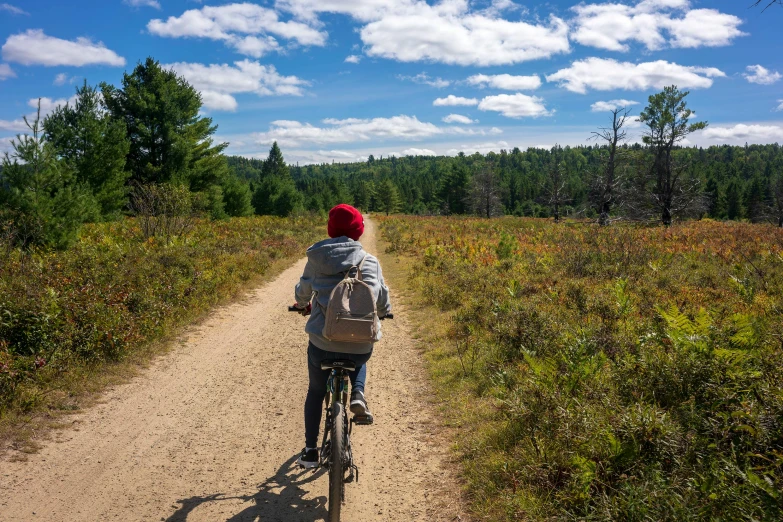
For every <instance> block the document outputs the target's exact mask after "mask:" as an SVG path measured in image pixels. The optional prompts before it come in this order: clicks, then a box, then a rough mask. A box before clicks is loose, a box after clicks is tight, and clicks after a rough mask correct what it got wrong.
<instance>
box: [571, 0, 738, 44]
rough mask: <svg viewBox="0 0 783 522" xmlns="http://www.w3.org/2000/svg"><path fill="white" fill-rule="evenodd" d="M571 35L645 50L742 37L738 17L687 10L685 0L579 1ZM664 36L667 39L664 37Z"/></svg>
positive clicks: (726, 41)
mask: <svg viewBox="0 0 783 522" xmlns="http://www.w3.org/2000/svg"><path fill="white" fill-rule="evenodd" d="M571 9H572V10H573V11H574V12H575V13H576V18H575V20H573V24H574V26H575V30H574V32H573V33H572V34H571V37H572V38H573V39H574V40H575V41H577V42H579V43H581V44H582V45H588V46H591V47H598V48H601V49H608V50H611V51H628V50H629V49H630V47H629V46H628V43H627V42H633V41H635V42H638V43H641V44H643V45H644V46H645V47H646V48H647V49H648V50H650V51H654V50H659V49H663V48H665V47H680V48H694V47H716V46H723V45H729V44H731V42H732V40H733V39H734V38H737V37H739V36H744V35H745V33H743V32H742V31H740V30H739V29H738V27H739V26H740V25H741V24H742V20H741V19H740V18H739V17H737V16H734V15H729V14H725V13H721V12H719V11H717V10H715V9H691V8H690V2H689V1H688V0H644V1H641V2H639V3H637V4H636V5H635V6H630V5H625V4H621V3H611V2H609V3H603V4H584V3H582V4H579V5H577V6H575V7H572V8H571ZM667 36H668V38H667Z"/></svg>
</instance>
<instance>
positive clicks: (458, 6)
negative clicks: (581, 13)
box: [276, 0, 570, 65]
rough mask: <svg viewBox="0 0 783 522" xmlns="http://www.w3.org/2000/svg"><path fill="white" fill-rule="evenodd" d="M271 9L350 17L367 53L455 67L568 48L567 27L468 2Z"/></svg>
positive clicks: (302, 15)
mask: <svg viewBox="0 0 783 522" xmlns="http://www.w3.org/2000/svg"><path fill="white" fill-rule="evenodd" d="M276 5H277V7H278V8H280V9H283V10H286V11H288V12H291V13H293V14H294V15H296V17H297V18H299V19H301V20H306V21H308V22H309V23H311V24H317V23H319V22H318V15H319V14H321V13H339V14H345V15H348V16H351V17H352V18H353V19H354V20H356V21H358V22H360V23H361V24H364V25H363V27H362V28H361V29H360V31H359V34H360V37H361V39H362V42H363V43H364V46H365V53H366V54H368V55H370V56H378V57H382V58H389V59H392V60H398V61H402V62H417V61H433V62H440V63H448V64H458V65H505V64H512V63H519V62H523V61H527V60H535V59H539V58H549V57H550V56H552V55H554V54H558V53H566V52H568V51H569V50H570V46H569V43H568V25H567V24H566V23H565V21H563V20H561V19H560V18H557V17H554V16H552V17H550V19H549V21H548V23H538V22H531V23H528V22H524V21H521V20H518V21H511V20H506V19H504V18H503V17H502V16H501V12H502V11H504V10H508V9H509V8H511V7H513V4H512V3H511V2H510V1H508V0H500V1H496V2H493V5H494V9H492V8H490V9H487V10H475V9H472V7H471V5H470V4H469V2H468V0H441V1H439V2H437V3H435V4H434V5H430V4H428V3H427V2H426V1H424V0H363V1H360V2H359V1H355V0H278V1H277V3H276Z"/></svg>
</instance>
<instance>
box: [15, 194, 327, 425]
mask: <svg viewBox="0 0 783 522" xmlns="http://www.w3.org/2000/svg"><path fill="white" fill-rule="evenodd" d="M169 203H171V201H169ZM152 217H155V216H152ZM322 224H323V221H322V220H321V219H320V218H313V217H309V216H303V217H298V218H288V219H281V218H273V217H265V218H259V217H253V218H234V219H231V220H222V221H210V220H206V219H194V220H193V222H192V223H191V227H190V228H189V230H188V232H187V234H185V235H172V236H168V238H167V239H164V238H162V237H161V236H156V235H154V234H152V235H150V234H147V233H145V232H144V230H143V228H144V221H143V220H142V219H141V218H139V219H126V220H123V221H120V222H115V223H102V224H95V225H86V226H85V227H84V230H83V232H82V237H81V239H80V240H79V241H78V242H76V243H75V244H74V245H73V247H72V248H70V249H69V250H66V251H63V252H52V251H39V250H36V249H32V250H30V251H22V250H19V249H12V248H11V249H9V248H5V249H4V250H2V252H4V254H3V255H2V256H0V415H2V413H3V412H7V411H9V409H12V410H15V411H18V410H24V409H26V408H32V407H35V405H36V400H34V399H35V398H36V397H39V396H40V395H41V394H42V392H43V391H45V390H47V389H50V388H51V387H52V386H53V383H55V382H56V381H57V379H58V377H60V376H62V375H63V374H64V373H66V372H68V371H69V369H71V368H74V367H79V366H83V365H94V364H100V363H101V362H104V361H112V360H116V359H120V358H123V357H125V356H126V355H128V354H130V353H132V352H133V351H134V350H137V349H138V348H139V347H140V346H142V345H144V344H146V343H149V342H151V341H154V340H157V339H160V338H161V337H162V336H164V335H166V334H167V333H169V332H171V331H172V330H173V329H174V328H176V327H177V326H178V325H181V324H183V323H185V322H187V321H188V320H190V319H192V318H194V317H196V316H198V315H199V314H201V313H203V312H205V311H207V310H208V309H209V308H210V307H212V306H214V305H215V304H217V303H219V302H220V301H221V300H223V299H225V298H227V297H229V296H231V295H233V294H235V293H236V292H238V291H241V290H242V289H243V288H244V286H245V285H246V283H247V281H248V280H250V279H251V278H253V277H255V276H257V275H259V274H264V273H266V272H267V271H268V270H269V267H270V266H271V265H272V263H273V262H274V261H275V260H278V259H287V258H293V257H298V256H301V255H303V253H304V250H305V248H306V247H307V246H309V245H310V244H312V243H313V242H315V241H316V240H317V239H319V238H320V237H323V236H324V235H325V231H324V229H323V226H322ZM0 246H2V245H0Z"/></svg>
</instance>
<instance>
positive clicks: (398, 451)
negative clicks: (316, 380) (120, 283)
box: [0, 222, 456, 522]
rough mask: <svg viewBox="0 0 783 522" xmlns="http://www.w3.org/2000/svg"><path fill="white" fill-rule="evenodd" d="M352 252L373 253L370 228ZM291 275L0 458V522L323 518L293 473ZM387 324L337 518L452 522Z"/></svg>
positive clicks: (296, 393) (418, 403) (297, 430)
mask: <svg viewBox="0 0 783 522" xmlns="http://www.w3.org/2000/svg"><path fill="white" fill-rule="evenodd" d="M362 243H363V244H364V246H365V248H366V249H367V250H368V251H370V252H375V251H376V245H375V237H374V229H373V226H372V223H370V222H368V226H367V231H366V233H365V236H364V237H363V238H362ZM303 267H304V259H303V260H301V261H299V262H297V263H296V264H295V265H294V266H292V267H291V268H289V269H288V270H286V271H285V272H283V273H282V274H281V275H280V276H279V277H278V278H277V279H275V280H274V281H272V282H271V283H268V284H266V285H264V286H263V287H261V288H258V289H257V290H255V291H253V292H252V293H251V294H250V295H249V296H248V298H247V299H246V300H245V301H243V302H241V303H237V304H233V305H230V306H227V307H223V308H221V309H219V310H217V311H215V313H213V314H212V316H211V317H210V318H209V319H207V320H206V321H205V322H203V323H202V324H201V325H199V326H198V327H194V328H193V329H192V330H191V331H189V332H186V333H185V334H183V336H182V337H181V339H180V340H179V345H178V346H177V348H175V349H173V350H172V351H171V352H170V353H169V354H167V355H166V356H164V357H161V358H160V359H159V360H157V361H156V362H155V363H154V364H153V365H152V367H151V368H150V369H148V370H145V371H144V372H143V374H142V375H141V376H139V377H137V378H135V379H133V380H132V381H131V382H130V383H128V384H125V385H122V386H118V387H116V388H114V389H111V390H109V391H108V392H107V393H106V394H105V397H104V399H103V400H102V401H101V403H100V404H98V405H97V406H94V407H92V408H90V409H89V410H87V411H85V412H83V413H80V414H77V415H75V416H73V417H71V418H70V420H72V421H73V425H72V426H70V427H68V428H65V429H63V430H61V431H58V432H56V433H54V434H53V437H52V440H51V441H50V442H47V443H45V444H44V447H43V448H42V449H41V451H39V452H38V453H36V454H33V455H30V456H29V458H28V460H27V461H25V462H14V461H12V460H11V459H9V456H6V457H4V460H0V520H1V521H24V522H27V521H31V520H47V521H49V520H51V521H58V522H60V521H62V522H66V521H79V522H83V521H108V520H121V521H158V520H162V521H185V520H187V521H189V522H190V521H210V522H211V521H245V520H246V521H260V522H267V521H281V522H293V521H308V522H309V521H314V520H322V519H324V517H325V516H326V514H327V512H326V498H327V485H328V479H327V477H326V475H325V474H323V473H313V472H304V471H301V470H299V469H297V468H295V467H294V466H293V462H294V460H295V459H296V456H297V454H298V453H299V451H300V450H301V449H302V446H303V445H304V440H303V439H304V421H303V418H302V409H303V404H304V397H305V391H306V387H307V372H306V364H307V363H306V355H305V347H306V345H307V337H306V335H305V334H304V332H303V324H304V323H303V321H304V320H303V318H301V317H300V316H298V315H295V314H291V313H288V312H286V306H287V305H288V304H290V302H291V301H292V299H293V298H292V293H293V286H294V284H295V283H296V281H297V280H298V278H299V275H300V274H301V272H302V268H303ZM390 287H391V289H392V298H393V299H394V297H395V292H394V282H393V281H391V282H390ZM395 305H398V303H396V302H395ZM395 317H396V319H395V321H386V322H385V323H384V325H383V327H384V340H383V341H381V343H379V344H378V345H377V346H376V350H375V354H374V355H373V358H372V359H371V361H370V363H369V366H368V369H369V377H368V380H367V398H368V401H369V403H370V406H371V408H372V410H373V413H374V414H375V416H376V423H375V425H373V426H366V427H365V426H362V427H359V428H356V429H355V431H354V433H355V435H354V437H353V443H354V447H355V450H354V453H355V456H356V459H357V461H358V465H359V468H360V471H361V474H360V477H359V478H360V481H359V483H358V484H349V485H348V486H347V487H346V495H347V505H346V507H345V510H344V514H345V515H344V517H343V520H345V521H349V522H350V521H354V520H355V521H367V520H377V521H381V520H382V521H411V520H427V521H432V520H456V518H455V515H456V513H448V512H446V511H448V510H444V509H443V507H442V506H440V505H438V504H439V502H432V499H433V497H435V498H443V496H442V495H441V493H440V490H441V489H442V488H443V485H444V484H453V480H452V478H451V477H450V476H449V472H448V471H447V470H446V467H445V466H444V465H443V463H444V459H445V451H444V449H443V444H442V443H439V442H437V441H436V440H435V436H434V435H433V433H432V431H433V430H434V427H433V425H432V424H430V423H428V422H427V419H429V418H431V415H430V413H431V412H428V411H427V408H428V406H427V405H426V404H425V403H424V401H422V399H421V395H422V394H423V393H424V391H423V386H422V384H421V383H422V379H423V376H424V371H423V369H422V363H421V358H420V355H419V353H418V351H417V350H416V348H415V345H414V343H413V341H412V340H411V337H410V330H409V327H408V324H407V323H406V315H405V311H404V309H402V308H401V307H400V306H397V308H396V309H395Z"/></svg>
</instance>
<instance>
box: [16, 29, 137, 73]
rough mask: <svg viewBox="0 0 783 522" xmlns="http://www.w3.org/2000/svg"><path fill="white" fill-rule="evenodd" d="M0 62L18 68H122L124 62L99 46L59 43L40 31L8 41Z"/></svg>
mask: <svg viewBox="0 0 783 522" xmlns="http://www.w3.org/2000/svg"><path fill="white" fill-rule="evenodd" d="M3 58H4V59H5V60H7V61H9V62H16V63H21V64H22V65H45V66H47V67H54V66H58V65H71V66H74V67H82V66H85V65H115V66H123V65H125V58H123V57H122V56H119V55H118V54H117V53H115V52H114V51H112V50H110V49H107V48H106V46H105V45H103V43H101V42H97V43H96V42H93V41H92V40H90V39H88V38H77V39H76V41H69V40H61V39H60V38H54V37H52V36H46V35H45V34H44V32H43V31H42V30H40V29H29V30H27V31H25V32H24V33H19V34H15V35H12V36H9V37H8V40H6V42H5V45H3Z"/></svg>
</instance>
